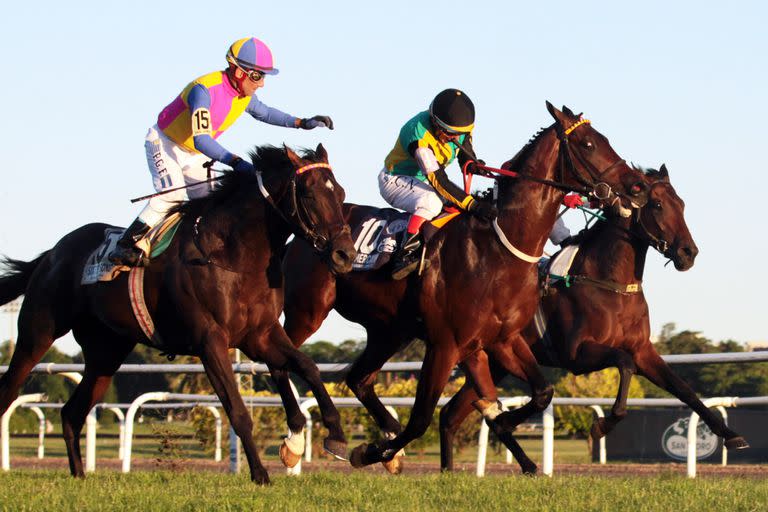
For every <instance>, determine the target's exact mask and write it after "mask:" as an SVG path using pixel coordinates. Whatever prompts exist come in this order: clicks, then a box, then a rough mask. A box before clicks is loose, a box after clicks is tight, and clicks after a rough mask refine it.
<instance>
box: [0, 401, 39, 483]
mask: <svg viewBox="0 0 768 512" xmlns="http://www.w3.org/2000/svg"><path fill="white" fill-rule="evenodd" d="M43 400H45V395H44V394H42V393H32V394H29V395H21V396H20V397H18V398H16V400H14V401H13V402H11V405H9V406H8V409H7V410H6V411H5V414H3V417H2V418H0V444H2V450H1V451H2V466H3V471H8V470H10V469H11V446H10V444H11V443H10V437H11V433H10V424H11V416H12V415H13V412H14V411H15V410H16V408H17V407H18V406H20V405H21V404H27V403H30V402H42V401H43Z"/></svg>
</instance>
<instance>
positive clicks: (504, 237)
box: [493, 219, 544, 263]
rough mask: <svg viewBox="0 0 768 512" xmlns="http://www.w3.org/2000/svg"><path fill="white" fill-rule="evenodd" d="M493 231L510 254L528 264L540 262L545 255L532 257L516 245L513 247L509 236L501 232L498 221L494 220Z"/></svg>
mask: <svg viewBox="0 0 768 512" xmlns="http://www.w3.org/2000/svg"><path fill="white" fill-rule="evenodd" d="M493 230H494V231H496V236H498V237H499V241H500V242H501V245H503V246H504V247H506V248H507V250H508V251H509V252H511V253H512V254H514V255H515V256H517V257H518V258H520V259H521V260H523V261H527V262H528V263H536V262H538V261H539V260H540V259H541V257H542V256H543V255H544V254H539V255H538V256H531V255H530V254H526V253H524V252H523V251H521V250H520V249H518V248H517V247H515V246H514V245H512V244H511V243H510V242H509V240H508V239H507V235H505V234H504V232H503V231H502V230H501V227H499V223H498V222H497V220H496V219H493Z"/></svg>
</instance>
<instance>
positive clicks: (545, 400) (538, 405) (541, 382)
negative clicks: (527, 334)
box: [491, 334, 554, 453]
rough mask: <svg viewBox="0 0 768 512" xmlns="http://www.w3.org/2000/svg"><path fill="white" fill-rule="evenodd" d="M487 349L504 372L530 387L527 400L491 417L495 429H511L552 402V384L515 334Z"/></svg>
mask: <svg viewBox="0 0 768 512" xmlns="http://www.w3.org/2000/svg"><path fill="white" fill-rule="evenodd" d="M491 350H492V352H491V354H492V355H493V357H494V359H495V360H496V362H497V363H498V364H499V365H500V366H501V367H502V368H503V369H504V370H506V371H507V373H510V374H512V375H514V376H515V377H518V378H519V379H521V380H522V381H524V382H527V383H528V384H529V385H530V387H531V400H530V402H528V403H527V404H525V405H524V406H522V407H519V408H517V409H515V410H513V411H504V412H503V413H501V414H500V415H499V416H497V417H496V419H495V420H494V423H496V424H497V427H498V428H500V429H502V430H503V431H508V432H513V431H514V430H515V428H517V426H518V425H519V424H520V423H522V422H523V421H525V420H526V419H528V418H529V417H530V416H531V415H533V414H535V413H537V412H542V411H543V410H544V409H546V408H547V406H548V405H549V403H550V402H551V401H552V396H553V394H554V388H553V387H552V384H550V383H549V382H547V379H546V378H545V377H544V374H543V373H542V372H541V368H540V367H539V364H538V362H537V361H536V357H535V356H534V355H533V352H531V348H530V347H529V346H528V344H527V343H526V342H525V339H524V338H523V337H522V336H520V335H519V334H518V335H515V337H514V338H513V339H510V340H507V341H504V342H502V343H500V344H495V345H494V346H493V347H491ZM513 453H514V452H513Z"/></svg>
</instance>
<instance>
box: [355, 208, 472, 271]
mask: <svg viewBox="0 0 768 512" xmlns="http://www.w3.org/2000/svg"><path fill="white" fill-rule="evenodd" d="M460 213H461V212H460V211H459V210H457V209H455V208H452V207H448V208H445V209H444V210H443V212H442V213H441V214H440V215H438V216H437V217H435V218H434V219H432V221H430V222H426V223H424V225H423V226H422V228H421V234H422V236H423V237H424V247H426V245H427V244H426V243H427V242H428V241H429V240H430V239H431V238H432V237H433V236H434V235H435V233H437V232H438V230H440V228H442V227H443V226H445V225H446V224H447V223H448V222H450V221H451V220H452V219H454V218H456V217H457V216H458V215H459V214H460ZM409 217H410V214H409V213H407V212H402V211H400V210H395V209H393V208H380V209H372V210H371V211H370V213H369V214H368V215H366V216H365V217H364V218H363V219H362V220H361V221H360V223H359V224H357V225H356V226H354V227H353V229H352V240H354V242H355V250H357V257H356V258H355V260H354V261H353V262H352V270H353V271H366V270H377V269H380V268H381V267H383V266H384V265H386V264H387V263H388V262H389V261H390V260H391V259H392V255H393V254H394V253H395V252H396V251H397V248H398V245H399V244H400V241H401V240H402V233H403V231H405V229H406V228H407V227H408V218H409Z"/></svg>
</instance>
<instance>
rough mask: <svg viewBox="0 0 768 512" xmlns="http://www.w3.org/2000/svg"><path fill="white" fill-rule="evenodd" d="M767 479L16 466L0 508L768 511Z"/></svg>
mask: <svg viewBox="0 0 768 512" xmlns="http://www.w3.org/2000/svg"><path fill="white" fill-rule="evenodd" d="M767 505H768V483H767V482H766V481H765V480H763V479H757V478H753V479H750V478H735V477H728V478H705V479H696V480H689V479H686V478H685V477H682V476H679V475H663V476H652V477H648V476H646V477H640V476H635V477H593V476H555V477H554V478H551V479H550V478H545V477H539V478H528V477H522V476H518V477H502V476H490V477H486V478H482V479H478V478H476V477H474V476H472V475H468V474H452V475H441V474H433V475H425V476H417V477H411V476H400V477H388V476H384V475H370V474H362V473H352V474H340V473H330V472H320V473H313V474H305V475H302V476H301V477H298V478H297V477H294V478H291V477H286V476H280V475H275V476H274V477H273V485H271V486H268V487H258V486H254V485H253V484H251V483H250V482H249V481H248V480H247V479H246V478H245V476H243V475H239V476H233V475H227V474H215V473H192V472H185V473H173V472H140V473H131V474H127V475H123V474H119V473H114V472H112V473H110V472H103V473H96V474H93V475H89V476H88V478H87V479H85V480H75V479H72V478H70V477H69V475H68V474H67V473H66V472H65V471H32V470H17V471H12V472H10V473H5V474H2V475H0V510H13V511H40V510H57V511H60V510H72V511H105V510H136V511H142V512H144V511H154V510H157V511H164V512H165V511H168V510H215V511H216V512H223V511H230V510H243V511H245V510H247V511H260V510H265V511H275V510H301V511H333V512H340V511H347V510H355V511H357V510H361V511H366V510H370V511H386V512H396V511H401V510H402V511H408V512H413V511H421V510H439V511H445V512H447V511H454V510H470V511H471V510H482V511H488V510H505V511H511V510H531V511H536V512H540V511H568V512H577V511H582V510H585V511H586V510H589V511H592V510H597V511H601V510H605V511H611V512H613V511H620V510H627V511H632V512H643V511H656V510H658V511H665V512H666V511H674V512H684V511H696V512H701V511H707V510H719V511H729V512H730V511H764V510H766V507H767Z"/></svg>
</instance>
